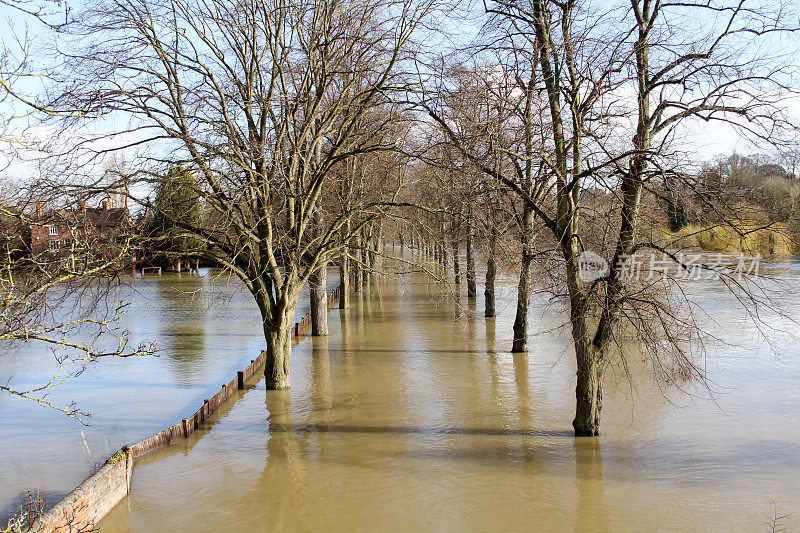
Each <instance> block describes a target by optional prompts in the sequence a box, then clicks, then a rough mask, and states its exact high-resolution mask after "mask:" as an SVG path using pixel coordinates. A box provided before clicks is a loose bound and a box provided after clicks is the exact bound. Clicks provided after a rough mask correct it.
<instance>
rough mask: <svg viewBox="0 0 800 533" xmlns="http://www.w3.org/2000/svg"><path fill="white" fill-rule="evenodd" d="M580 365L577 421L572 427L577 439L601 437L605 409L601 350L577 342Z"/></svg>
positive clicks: (576, 348)
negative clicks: (602, 412)
mask: <svg viewBox="0 0 800 533" xmlns="http://www.w3.org/2000/svg"><path fill="white" fill-rule="evenodd" d="M575 350H576V359H577V363H578V371H577V377H578V382H577V384H576V385H575V401H576V405H575V419H574V420H573V421H572V427H573V428H575V436H576V437H596V436H598V435H600V411H601V409H602V407H603V391H602V380H603V376H602V365H601V361H602V357H601V349H600V348H596V347H594V346H592V345H591V344H590V343H586V342H576V343H575Z"/></svg>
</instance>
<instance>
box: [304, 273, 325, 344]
mask: <svg viewBox="0 0 800 533" xmlns="http://www.w3.org/2000/svg"><path fill="white" fill-rule="evenodd" d="M327 270H328V263H327V261H326V262H324V263H323V264H322V266H320V267H319V269H318V270H317V271H316V272H314V273H313V274H311V276H309V279H308V289H309V293H310V295H311V335H312V336H315V337H322V336H325V335H327V334H328V290H327V285H328V283H327V281H328V272H327Z"/></svg>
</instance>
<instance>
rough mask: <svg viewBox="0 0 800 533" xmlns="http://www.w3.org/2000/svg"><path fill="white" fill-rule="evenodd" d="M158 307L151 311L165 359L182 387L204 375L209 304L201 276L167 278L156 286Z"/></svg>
mask: <svg viewBox="0 0 800 533" xmlns="http://www.w3.org/2000/svg"><path fill="white" fill-rule="evenodd" d="M156 287H157V288H156V294H157V297H158V302H157V305H155V306H153V308H152V309H150V310H148V311H149V312H150V313H151V314H150V320H152V321H153V322H154V323H155V325H156V326H157V327H158V334H159V335H158V337H159V339H160V342H159V343H160V344H161V348H162V355H163V356H164V357H165V359H166V360H167V361H169V362H170V363H171V365H170V366H171V367H172V371H173V372H174V373H175V375H176V377H177V378H178V382H179V383H188V382H189V381H190V380H191V379H192V378H193V377H196V376H197V375H198V374H201V373H202V372H203V369H202V366H203V363H204V359H205V357H204V356H205V351H206V344H205V341H206V324H207V320H208V304H207V302H206V299H207V295H206V290H205V289H206V282H205V279H204V278H203V277H201V276H189V275H178V276H172V275H167V276H163V277H161V278H159V279H158V280H157V282H156Z"/></svg>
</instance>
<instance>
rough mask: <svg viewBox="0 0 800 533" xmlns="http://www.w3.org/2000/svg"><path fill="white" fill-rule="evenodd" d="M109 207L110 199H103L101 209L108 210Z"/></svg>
mask: <svg viewBox="0 0 800 533" xmlns="http://www.w3.org/2000/svg"><path fill="white" fill-rule="evenodd" d="M109 207H111V200H109V199H108V198H106V199H104V200H103V211H108V208H109Z"/></svg>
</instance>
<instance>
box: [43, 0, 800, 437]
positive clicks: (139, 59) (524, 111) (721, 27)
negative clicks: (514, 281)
mask: <svg viewBox="0 0 800 533" xmlns="http://www.w3.org/2000/svg"><path fill="white" fill-rule="evenodd" d="M485 7H486V9H485V12H483V13H480V14H479V16H481V17H483V26H482V29H481V31H480V32H479V34H478V35H477V36H476V37H475V39H474V41H473V42H471V43H469V44H468V45H463V46H461V45H460V46H459V47H458V48H457V49H455V50H452V51H448V50H446V45H445V44H444V42H443V41H441V40H439V39H437V38H436V36H437V35H441V34H442V33H443V31H444V30H443V29H442V28H436V26H435V23H436V22H437V21H439V20H442V19H445V20H449V21H454V20H457V16H458V15H457V13H458V12H457V11H456V10H455V9H453V8H454V6H452V5H449V4H446V3H444V2H441V1H438V0H378V1H377V2H375V1H373V2H366V1H363V0H344V1H342V0H318V1H314V2H307V1H305V0H294V1H291V2H286V1H285V0H235V1H234V0H222V1H215V2H205V1H203V0H197V1H190V2H179V3H176V2H172V1H168V0H108V1H106V2H103V3H99V4H92V5H90V6H87V7H86V9H85V12H84V13H81V16H79V17H76V21H75V22H74V23H72V24H71V25H70V28H69V32H68V35H67V37H66V38H65V39H64V41H63V43H62V45H61V47H60V49H61V50H62V54H63V60H64V64H63V66H62V67H61V68H58V69H56V70H55V71H53V72H52V73H51V77H52V78H53V79H54V80H55V81H54V83H53V85H52V86H51V91H49V92H48V93H46V95H45V96H43V97H42V101H41V102H38V103H37V104H36V107H38V108H42V109H53V110H59V112H58V113H56V114H57V115H58V117H57V118H56V119H50V120H52V121H53V122H54V123H55V124H57V125H58V126H59V127H63V128H65V129H66V130H68V131H77V128H80V131H85V129H86V128H93V129H94V131H95V132H96V134H95V135H92V136H89V137H86V138H84V139H82V140H79V141H78V142H77V143H73V144H72V145H71V146H70V147H69V150H68V151H69V153H70V154H71V155H73V157H74V154H76V153H79V154H84V155H85V156H86V157H84V159H83V160H82V161H83V162H84V163H85V162H86V161H87V160H88V161H91V160H92V158H95V157H98V156H100V155H103V154H104V153H106V152H107V151H109V150H122V149H125V150H127V151H128V152H132V153H133V157H132V158H131V166H132V168H133V170H132V171H131V172H129V173H128V174H127V175H126V176H125V178H124V179H125V180H126V183H125V190H126V191H133V192H130V193H128V194H129V197H130V201H132V202H135V203H139V204H141V205H142V207H143V208H145V209H147V210H150V211H151V212H152V213H153V214H154V218H153V223H154V225H156V226H157V227H160V228H162V229H166V230H167V231H158V232H157V233H158V234H159V235H161V237H159V238H161V239H164V238H167V239H169V241H170V243H171V246H173V247H175V248H177V249H180V247H181V246H184V245H187V246H188V245H191V246H192V247H196V249H197V250H198V252H197V253H198V254H202V255H203V257H204V258H205V259H207V260H208V261H210V262H213V263H214V264H216V265H220V266H222V267H223V268H225V269H227V270H228V271H230V272H232V273H234V274H235V275H237V276H238V277H239V278H240V279H241V280H242V282H243V283H244V284H245V285H246V286H247V288H248V289H249V290H250V292H251V293H252V295H253V297H254V299H255V301H256V303H257V304H258V307H259V310H260V312H261V317H262V323H263V330H264V336H265V341H266V344H267V353H268V358H267V366H266V371H265V372H266V382H267V387H268V388H270V389H281V388H287V387H289V385H290V368H289V353H290V349H291V342H290V339H291V334H290V331H291V329H290V328H291V325H292V320H293V317H294V312H295V307H296V302H297V297H298V294H299V292H300V290H301V287H302V286H303V285H304V284H306V283H308V284H309V286H310V287H311V290H312V302H316V305H315V306H313V309H314V311H313V316H314V317H315V318H314V332H315V333H317V334H324V333H325V332H326V327H325V323H324V321H325V314H326V313H325V310H324V304H323V301H324V286H325V282H324V276H325V271H326V267H327V265H328V264H329V263H330V262H331V261H334V260H335V261H336V262H337V263H338V265H339V268H340V271H341V274H342V279H343V281H344V282H345V283H348V282H349V281H350V280H351V279H352V280H353V284H354V287H353V288H352V289H353V290H359V289H360V287H361V284H362V283H363V279H364V278H363V277H364V275H365V272H368V271H369V269H370V268H374V267H375V265H376V264H377V261H378V259H379V258H380V256H381V255H383V250H382V248H381V243H382V242H383V234H384V232H385V231H386V228H387V227H389V225H390V224H391V225H392V226H393V227H397V228H399V231H400V233H401V234H402V235H403V239H404V240H411V239H415V240H416V241H424V242H425V243H426V245H427V246H430V247H431V249H432V250H433V251H434V252H435V254H436V257H437V258H438V259H440V260H442V261H447V260H448V259H447V258H448V257H449V258H450V261H453V262H454V263H453V268H454V277H455V278H456V279H457V280H458V281H459V282H460V281H461V276H462V272H463V276H464V281H465V284H466V287H467V295H468V296H470V297H471V296H475V294H476V292H477V290H478V289H477V280H476V270H477V269H476V267H475V261H476V249H477V247H478V245H479V243H480V246H482V247H483V254H482V255H483V257H485V258H486V259H487V265H486V267H487V268H486V279H485V283H484V286H485V290H484V294H485V295H486V308H485V310H484V312H485V314H486V316H493V315H494V313H495V305H494V284H495V277H496V272H497V268H498V265H497V261H498V260H497V258H498V257H507V258H508V262H509V264H508V265H506V266H508V267H512V268H516V269H517V271H518V272H519V283H518V297H517V311H516V319H515V322H514V332H513V333H514V337H513V346H512V347H511V348H512V350H513V351H526V350H527V349H528V346H527V339H528V336H529V335H528V334H529V331H528V327H529V326H528V315H529V309H528V305H529V301H530V294H531V291H532V290H533V286H534V283H539V284H542V285H544V286H545V287H547V288H549V289H550V290H552V291H553V293H554V294H555V295H556V296H557V297H558V298H559V299H561V301H563V302H564V304H565V306H566V308H567V309H568V316H569V327H570V330H571V333H572V341H573V346H574V351H575V357H576V368H577V373H576V391H575V394H576V415H575V419H574V421H573V426H574V428H575V433H576V435H597V434H598V433H599V428H600V416H601V408H602V382H603V375H604V370H605V369H606V368H607V365H609V364H610V363H611V362H612V360H614V359H615V360H617V361H621V362H622V363H623V364H624V363H625V360H626V358H629V357H646V358H648V360H649V362H650V363H651V365H652V367H653V369H654V372H655V373H656V375H657V377H659V378H664V379H667V380H672V379H675V376H676V375H677V374H680V375H682V376H685V375H687V374H688V375H695V376H697V377H702V371H701V367H700V366H697V365H696V364H695V361H694V360H693V358H692V357H691V347H690V345H687V344H686V340H687V338H689V337H691V336H692V335H694V334H695V333H697V331H698V328H697V325H696V324H694V323H692V322H691V320H690V319H689V317H688V316H687V315H686V314H685V313H684V310H685V308H684V305H682V301H680V299H677V300H676V296H675V295H676V294H680V291H679V290H676V284H677V283H678V280H677V279H671V278H668V277H664V278H660V279H659V280H655V281H650V280H648V281H644V280H639V279H635V278H632V277H630V276H627V275H626V272H627V271H628V269H629V266H630V264H631V262H632V261H633V260H634V257H635V255H636V254H637V253H642V252H644V251H648V250H655V251H659V252H664V253H667V254H671V255H673V257H675V259H676V260H677V261H678V262H680V258H678V257H677V256H674V253H673V252H672V251H671V250H672V248H671V244H674V243H671V242H670V240H669V236H668V235H667V236H665V235H664V232H663V231H661V230H662V229H663V228H664V227H665V225H670V224H672V222H673V221H672V220H668V221H666V224H665V220H664V217H663V216H661V214H660V213H661V212H662V211H660V210H659V209H656V208H655V207H654V206H658V205H659V202H663V201H664V198H665V197H667V198H669V195H668V194H665V191H667V192H669V191H680V190H696V188H697V183H698V182H697V177H698V173H697V172H696V171H695V170H696V169H692V168H691V167H690V166H689V165H687V160H691V159H690V158H687V157H685V154H684V153H683V147H682V146H681V145H680V143H679V142H678V141H679V140H680V139H681V137H682V134H683V133H684V132H685V131H686V130H687V129H691V128H693V127H697V125H698V124H701V123H715V122H724V123H727V124H731V125H733V126H734V127H737V128H739V129H740V130H742V131H745V132H747V134H748V135H750V136H751V138H753V139H762V140H764V141H770V142H777V141H778V140H779V136H778V133H780V132H781V131H783V130H784V129H786V127H787V126H789V125H790V124H789V123H788V122H787V121H786V119H785V117H784V116H783V115H782V113H781V107H780V104H781V101H782V99H784V98H785V97H786V96H787V94H790V93H792V91H793V90H794V88H793V87H792V86H791V79H792V78H791V76H792V75H793V74H794V68H795V67H794V65H793V64H792V62H791V58H790V57H789V55H784V54H786V50H787V48H786V47H785V46H782V45H784V43H783V41H782V40H783V39H784V35H785V34H786V33H787V32H789V31H791V30H792V29H793V28H791V27H790V24H792V23H796V20H792V19H790V18H789V17H791V15H789V11H788V10H785V9H783V8H782V6H774V5H770V6H763V5H750V4H749V3H748V2H746V1H740V2H734V3H726V2H719V3H717V2H708V1H698V2H680V3H671V2H662V1H661V0H626V1H623V0H620V1H619V2H617V3H613V4H611V5H606V4H605V3H604V4H603V5H602V6H601V5H599V4H598V3H595V2H591V1H588V0H587V1H582V2H579V1H577V0H565V1H555V0H524V1H521V2H520V1H517V2H506V1H505V0H493V1H492V2H489V3H487V4H486V6H485ZM442 15H446V16H445V17H443V16H442ZM471 15H472V16H475V15H478V14H474V13H472V14H471ZM448 17H449V18H448ZM434 43H438V44H434ZM443 52H447V53H443ZM67 87H68V89H66V88H67ZM76 110H79V111H80V112H76ZM98 137H100V138H102V139H103V140H104V142H105V144H104V146H107V144H108V143H109V142H112V141H115V142H113V143H112V144H114V146H113V147H112V148H110V149H109V148H105V149H103V150H99V149H98V148H97V146H98V144H97V139H98ZM170 169H174V170H170ZM165 175H166V176H167V182H175V183H178V182H180V184H181V185H180V186H179V187H175V188H172V190H173V191H174V190H180V191H182V192H181V193H180V194H179V195H177V196H178V197H177V198H169V200H170V201H166V200H167V199H168V198H166V197H164V196H163V194H167V193H163V194H162V196H161V197H159V196H158V195H156V196H155V198H153V195H152V194H149V193H148V192H145V193H144V194H142V193H141V192H140V193H137V191H142V190H145V191H154V190H155V189H156V187H157V186H158V184H162V185H163V182H164V178H163V176H165ZM131 183H133V186H130V185H131ZM70 185H72V186H74V187H76V188H78V189H81V190H87V189H92V188H93V187H94V188H95V189H98V188H99V187H98V185H87V184H86V183H85V182H81V183H77V182H76V183H72V184H70ZM103 187H105V188H109V187H110V188H116V190H120V189H121V188H122V183H117V184H110V185H109V184H103ZM159 190H161V191H164V190H165V189H164V188H163V187H162V188H161V189H159ZM166 190H169V188H167V189H166ZM170 194H172V193H170ZM696 198H697V200H698V201H699V202H702V203H703V206H704V209H708V210H714V211H715V212H717V213H720V214H721V215H720V216H722V217H723V220H724V219H725V214H728V213H731V212H732V206H730V205H724V198H722V197H718V196H713V195H708V194H706V195H702V194H698V195H696ZM182 202H187V204H186V205H187V206H188V205H191V206H195V205H201V206H202V209H203V211H204V215H203V216H198V213H197V212H196V211H195V210H194V208H187V209H181V208H180V207H179V208H177V209H176V208H173V207H170V208H166V207H165V206H167V205H173V206H175V205H178V206H180V205H181V203H182ZM668 211H669V210H668ZM667 218H669V217H667ZM672 218H675V216H672ZM165 235H166V236H167V237H164V236H165ZM462 245H463V246H464V247H465V252H466V264H465V265H463V269H462V265H460V264H459V257H460V252H461V249H460V247H461V246H462ZM587 250H592V251H594V252H596V253H597V254H599V256H601V257H602V258H604V259H605V260H607V261H608V264H609V265H610V268H609V270H608V273H607V274H605V275H604V276H602V277H600V278H598V279H593V280H591V281H586V280H585V279H584V278H583V277H582V275H581V256H582V254H583V253H584V252H585V251H587ZM736 287H738V288H741V285H736ZM346 289H347V288H346ZM734 290H735V289H734ZM344 292H345V294H347V293H348V291H347V290H345V291H344ZM750 301H751V302H752V301H753V300H750ZM683 303H685V302H683ZM341 305H343V306H346V305H348V303H347V299H346V298H344V299H343V300H342V303H341ZM631 334H633V336H634V338H635V339H636V342H633V343H630V342H626V343H623V342H622V339H623V338H624V337H627V336H630V335H631Z"/></svg>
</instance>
